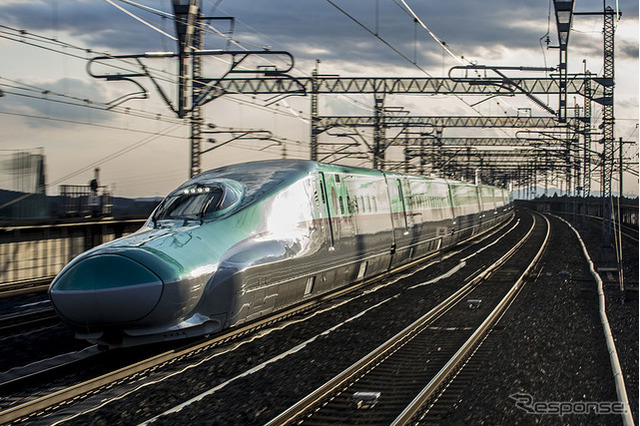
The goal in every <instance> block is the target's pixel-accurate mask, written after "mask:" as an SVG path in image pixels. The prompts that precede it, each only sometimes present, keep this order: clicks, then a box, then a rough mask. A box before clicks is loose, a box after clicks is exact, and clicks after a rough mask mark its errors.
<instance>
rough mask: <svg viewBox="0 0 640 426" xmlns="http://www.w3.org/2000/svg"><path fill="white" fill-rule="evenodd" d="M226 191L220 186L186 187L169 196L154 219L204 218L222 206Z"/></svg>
mask: <svg viewBox="0 0 640 426" xmlns="http://www.w3.org/2000/svg"><path fill="white" fill-rule="evenodd" d="M223 195H224V191H223V190H222V188H220V187H217V186H216V187H201V186H200V187H195V188H188V189H184V190H182V191H180V192H178V193H175V194H172V195H170V196H169V197H167V198H166V199H165V200H164V201H163V202H162V204H161V205H160V207H158V211H157V212H156V214H155V215H154V217H153V218H154V220H163V219H202V218H204V216H205V215H207V214H208V213H211V212H215V211H217V210H218V209H219V208H220V204H221V201H222V200H223V198H224V197H223Z"/></svg>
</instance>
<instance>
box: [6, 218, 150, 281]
mask: <svg viewBox="0 0 640 426" xmlns="http://www.w3.org/2000/svg"><path fill="white" fill-rule="evenodd" d="M145 221H146V218H135V219H109V218H103V219H99V220H97V219H92V220H87V221H82V222H78V221H74V222H61V223H53V224H52V223H44V222H43V223H29V224H21V225H16V224H7V225H5V226H2V225H1V224H0V284H3V283H10V282H18V281H30V280H41V279H47V278H53V276H55V275H56V274H57V273H58V272H60V270H61V269H62V268H63V267H64V266H65V265H66V264H67V263H68V262H69V261H70V260H71V259H73V258H74V257H75V256H77V255H79V254H80V253H82V252H84V251H86V250H89V249H90V248H92V247H95V246H97V245H99V244H102V243H106V242H108V241H111V240H114V239H116V238H119V237H121V236H124V235H128V234H131V233H133V232H135V231H137V230H138V229H140V227H141V226H142V225H143V224H144V222H145Z"/></svg>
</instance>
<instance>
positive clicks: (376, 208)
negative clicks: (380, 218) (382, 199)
mask: <svg viewBox="0 0 640 426" xmlns="http://www.w3.org/2000/svg"><path fill="white" fill-rule="evenodd" d="M373 211H374V212H377V211H378V201H377V200H376V196H375V195H374V196H373Z"/></svg>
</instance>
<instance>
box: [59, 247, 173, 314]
mask: <svg viewBox="0 0 640 426" xmlns="http://www.w3.org/2000/svg"><path fill="white" fill-rule="evenodd" d="M162 286H163V283H162V280H161V279H160V277H158V276H157V275H156V274H155V273H153V272H152V271H151V270H150V269H148V268H147V267H146V266H144V265H142V264H141V263H139V262H136V261H135V260H132V259H129V258H127V257H124V256H120V255H117V254H101V255H96V256H92V257H88V258H86V259H83V260H81V261H79V262H78V263H77V264H75V265H73V266H72V267H70V268H69V269H68V270H66V271H64V272H63V273H62V274H61V275H59V276H58V277H57V278H56V279H55V280H54V282H53V284H52V285H51V289H50V295H51V301H52V302H53V305H54V306H55V307H56V309H57V310H58V312H59V313H60V314H61V315H62V316H64V317H65V318H67V319H68V320H70V321H72V322H74V323H77V324H83V325H94V324H114V323H122V322H131V321H137V320H140V319H142V318H144V317H145V316H146V315H148V314H149V313H150V312H151V311H152V310H153V308H154V307H155V306H156V304H157V303H158V301H159V300H160V296H161V295H162Z"/></svg>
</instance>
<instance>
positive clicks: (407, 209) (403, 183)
mask: <svg viewBox="0 0 640 426" xmlns="http://www.w3.org/2000/svg"><path fill="white" fill-rule="evenodd" d="M396 182H397V185H398V192H399V193H400V199H401V200H402V206H403V210H404V220H405V224H406V226H405V227H406V229H407V232H409V230H410V229H411V228H413V225H414V221H413V212H412V206H411V203H410V202H409V201H410V199H411V188H410V187H409V181H407V179H406V178H402V179H396Z"/></svg>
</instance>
